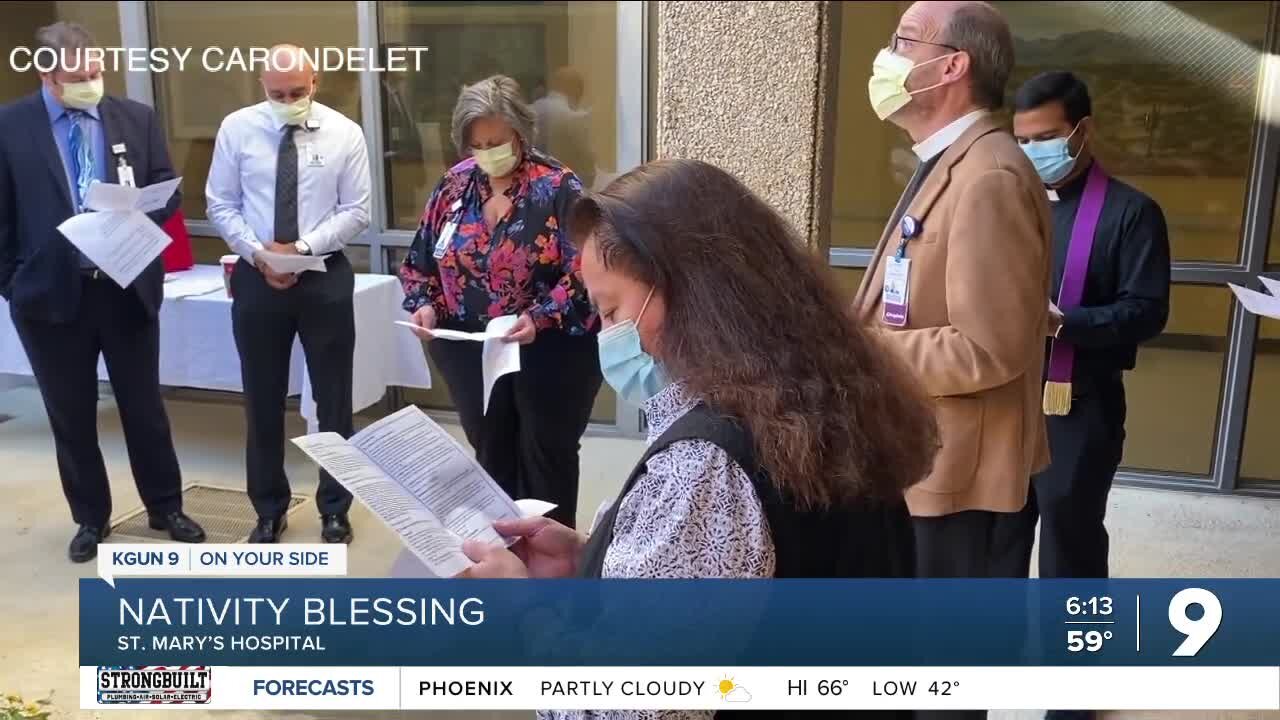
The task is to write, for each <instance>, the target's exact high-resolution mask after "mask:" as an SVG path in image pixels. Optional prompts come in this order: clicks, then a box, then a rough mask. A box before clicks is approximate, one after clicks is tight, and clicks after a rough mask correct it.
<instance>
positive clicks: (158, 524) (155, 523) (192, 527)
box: [147, 510, 204, 543]
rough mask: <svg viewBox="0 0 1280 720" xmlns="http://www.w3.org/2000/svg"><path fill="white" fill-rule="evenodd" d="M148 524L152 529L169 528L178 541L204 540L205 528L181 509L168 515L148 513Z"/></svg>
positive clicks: (172, 536)
mask: <svg viewBox="0 0 1280 720" xmlns="http://www.w3.org/2000/svg"><path fill="white" fill-rule="evenodd" d="M147 525H148V526H150V527H151V529H152V530H167V531H168V532H169V537H171V538H173V539H174V540H176V541H178V542H184V543H202V542H204V528H202V527H200V525H199V523H197V522H196V521H195V520H192V519H191V518H190V517H189V516H188V515H187V514H186V513H184V512H182V511H180V510H179V511H175V512H171V513H168V514H166V515H148V516H147Z"/></svg>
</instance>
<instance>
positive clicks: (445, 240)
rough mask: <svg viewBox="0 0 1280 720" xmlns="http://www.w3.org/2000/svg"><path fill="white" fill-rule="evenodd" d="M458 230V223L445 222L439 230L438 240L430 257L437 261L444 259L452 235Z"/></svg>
mask: <svg viewBox="0 0 1280 720" xmlns="http://www.w3.org/2000/svg"><path fill="white" fill-rule="evenodd" d="M457 229H458V223H456V222H447V223H445V224H444V227H443V228H441V230H440V239H439V240H436V250H435V252H434V253H432V255H434V256H435V259H437V260H439V259H440V258H442V257H444V253H445V251H446V250H448V249H449V242H450V241H451V240H453V233H454V232H455V231H456V230H457Z"/></svg>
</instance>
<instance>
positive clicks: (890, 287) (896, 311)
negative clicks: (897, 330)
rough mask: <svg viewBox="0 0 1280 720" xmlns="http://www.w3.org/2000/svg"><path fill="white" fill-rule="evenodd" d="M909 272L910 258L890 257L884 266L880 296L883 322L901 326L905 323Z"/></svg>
mask: <svg viewBox="0 0 1280 720" xmlns="http://www.w3.org/2000/svg"><path fill="white" fill-rule="evenodd" d="M910 272H911V259H910V258H904V257H896V256H895V257H890V258H889V263H888V264H887V265H885V268H884V292H883V293H882V294H881V296H880V300H881V304H882V305H884V324H885V325H891V326H893V327H903V326H905V325H906V324H907V295H908V291H909V289H910V285H909V284H908V278H909V274H910Z"/></svg>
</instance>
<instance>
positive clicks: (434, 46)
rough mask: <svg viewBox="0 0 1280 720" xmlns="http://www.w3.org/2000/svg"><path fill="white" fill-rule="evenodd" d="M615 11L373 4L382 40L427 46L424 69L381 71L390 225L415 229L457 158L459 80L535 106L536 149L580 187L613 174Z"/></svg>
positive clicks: (559, 5) (588, 5)
mask: <svg viewBox="0 0 1280 720" xmlns="http://www.w3.org/2000/svg"><path fill="white" fill-rule="evenodd" d="M617 13H618V11H617V3H614V2H573V3H570V2H537V3H531V2H485V3H421V2H406V1H403V0H401V1H396V2H382V3H378V15H379V17H378V21H379V37H380V38H381V42H382V43H383V45H384V46H391V47H396V46H407V47H422V46H425V47H427V48H429V50H428V52H427V53H425V54H424V55H422V63H423V69H422V72H418V73H387V74H385V75H384V76H383V77H382V84H381V90H382V92H381V98H382V116H383V125H384V130H383V143H384V151H385V156H386V184H387V188H386V192H387V209H388V210H387V211H388V214H389V217H388V218H387V225H388V227H392V228H400V229H405V230H414V229H416V228H417V226H418V220H419V218H420V216H421V215H422V208H423V206H424V205H425V204H426V200H427V196H428V195H429V194H430V193H431V191H432V189H434V188H435V186H436V184H437V183H438V182H439V181H440V177H441V175H442V174H443V173H444V171H445V170H447V169H448V168H449V167H451V166H452V165H453V164H455V163H456V162H457V161H458V160H459V159H460V157H459V154H458V152H457V150H456V149H455V148H454V146H453V141H452V140H451V139H450V134H451V118H452V116H453V107H454V104H455V103H456V102H457V99H458V90H459V88H460V87H461V86H462V85H463V84H466V83H473V82H476V81H479V80H483V79H484V78H486V77H488V76H490V75H494V74H503V75H508V76H510V77H512V78H514V79H515V80H516V81H517V82H519V83H520V86H521V89H522V90H523V91H524V94H525V99H526V100H527V101H528V102H530V103H532V104H533V106H534V110H535V111H536V112H537V114H538V119H539V126H540V127H539V129H538V130H537V137H536V138H535V139H534V141H535V143H536V144H537V145H538V146H540V147H542V148H543V149H544V150H546V151H547V152H549V153H550V154H551V155H552V156H554V157H556V158H557V159H559V160H560V161H561V162H562V163H564V164H565V165H567V166H569V167H570V168H572V169H573V170H574V171H575V172H576V173H577V174H578V175H579V176H580V177H581V178H582V180H583V183H584V185H586V186H588V187H599V186H601V185H602V184H603V183H605V182H607V181H608V180H609V179H611V178H612V177H614V176H615V175H616V173H618V172H619V170H618V168H617V162H616V152H617V150H616V147H617V126H618V121H617V102H616V95H617V89H618V88H617V80H616V78H617V57H618V48H617V32H618V19H617ZM352 28H353V32H354V25H353V26H352ZM638 91H639V92H643V90H641V89H638Z"/></svg>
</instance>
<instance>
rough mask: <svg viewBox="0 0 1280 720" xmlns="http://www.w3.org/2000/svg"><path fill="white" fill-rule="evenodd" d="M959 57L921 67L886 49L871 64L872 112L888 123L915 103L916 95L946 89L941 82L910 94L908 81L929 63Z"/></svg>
mask: <svg viewBox="0 0 1280 720" xmlns="http://www.w3.org/2000/svg"><path fill="white" fill-rule="evenodd" d="M958 54H959V53H950V54H947V55H939V56H938V57H936V58H930V59H929V60H925V61H924V62H922V63H920V64H919V65H917V64H916V62H915V61H914V60H912V59H911V58H909V57H905V56H902V55H898V54H897V53H894V52H891V51H890V50H889V49H888V48H884V49H882V50H881V51H880V53H879V54H878V55H876V59H875V62H873V63H872V64H871V79H870V80H868V81H867V94H868V95H869V96H870V98H871V109H872V110H874V111H875V113H876V117H878V118H880V119H881V120H887V119H888V118H889V116H890V115H892V114H894V113H896V112H898V111H899V110H901V109H902V108H903V106H905V105H906V104H907V103H909V102H911V96H912V95H917V94H919V93H922V92H925V91H927V90H933V89H934V88H938V87H942V86H943V85H946V83H945V82H940V83H937V84H934V85H930V86H929V87H926V88H920V89H919V90H914V91H908V90H907V77H909V76H910V75H911V71H913V70H915V69H916V68H922V67H924V66H925V65H928V64H929V63H932V62H937V61H939V60H946V59H947V58H949V57H951V56H952V55H958Z"/></svg>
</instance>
